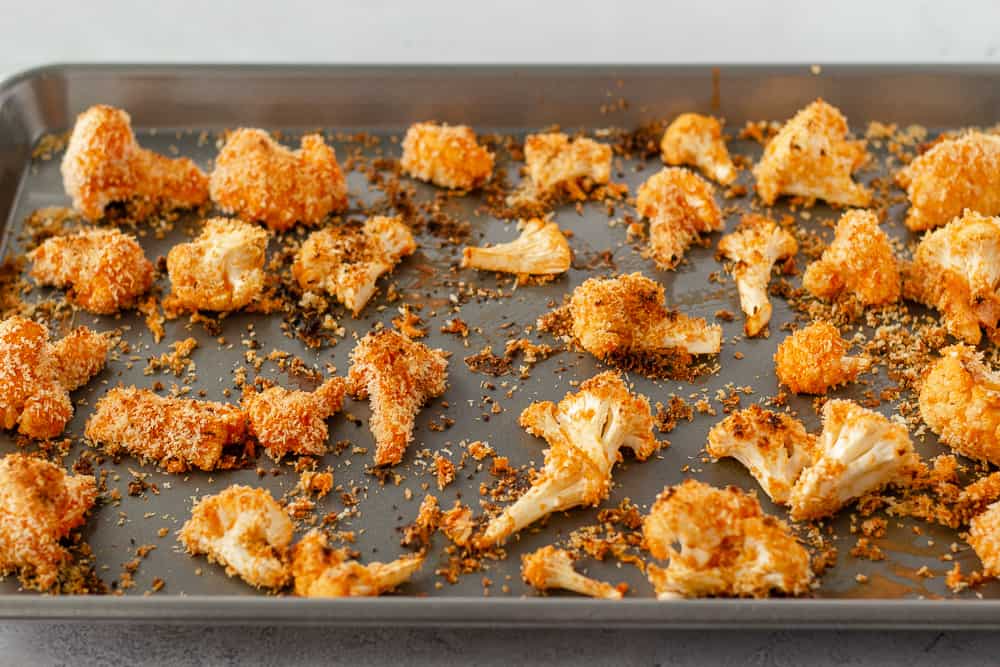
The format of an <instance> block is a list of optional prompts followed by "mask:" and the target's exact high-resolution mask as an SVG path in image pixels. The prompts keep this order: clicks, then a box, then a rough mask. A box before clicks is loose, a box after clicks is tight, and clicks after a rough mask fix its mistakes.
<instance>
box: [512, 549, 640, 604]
mask: <svg viewBox="0 0 1000 667" xmlns="http://www.w3.org/2000/svg"><path fill="white" fill-rule="evenodd" d="M521 576H523V577H524V580H525V581H526V582H527V583H528V584H530V585H531V586H532V587H533V588H535V589H537V590H539V591H546V590H550V589H553V588H562V589H564V590H568V591H573V592H574V593H579V594H580V595H587V596H590V597H592V598H604V599H608V600H620V599H621V598H622V593H621V591H620V590H618V589H617V588H615V587H614V586H612V585H611V584H609V583H606V582H603V581H597V580H596V579H591V578H590V577H585V576H583V575H582V574H580V573H579V572H577V571H576V570H574V569H573V555H572V554H571V553H570V552H568V551H566V550H565V549H557V548H555V547H554V546H552V545H549V546H545V547H542V548H541V549H537V550H536V551H533V552H531V553H530V554H525V555H524V556H522V557H521Z"/></svg>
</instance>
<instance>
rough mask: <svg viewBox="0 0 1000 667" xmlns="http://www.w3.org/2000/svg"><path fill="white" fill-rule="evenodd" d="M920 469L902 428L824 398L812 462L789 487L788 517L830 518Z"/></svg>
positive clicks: (858, 408) (854, 405) (903, 481)
mask: <svg viewBox="0 0 1000 667" xmlns="http://www.w3.org/2000/svg"><path fill="white" fill-rule="evenodd" d="M919 468H920V457H919V456H918V455H917V453H916V452H915V451H914V450H913V443H912V442H910V434H909V433H907V431H906V427H905V426H903V425H902V424H898V423H896V422H892V421H890V420H888V419H886V418H885V417H883V416H882V415H880V414H879V413H877V412H873V411H871V410H867V409H865V408H863V407H861V406H860V405H858V404H857V403H854V402H852V401H844V400H840V399H832V400H829V401H827V402H826V404H825V405H824V406H823V432H822V433H820V436H819V443H818V446H817V453H816V460H815V462H814V463H813V464H812V465H811V466H809V467H807V468H806V469H805V470H803V471H802V474H801V475H800V476H799V479H798V481H797V482H796V483H795V486H794V487H792V494H791V496H790V497H789V503H788V504H789V506H790V507H791V516H792V518H793V519H795V520H796V521H799V520H804V519H818V518H820V517H824V516H829V515H831V514H833V513H834V512H836V511H837V510H839V509H840V508H841V507H843V506H844V505H846V504H847V503H849V502H851V501H852V500H854V499H856V498H860V497H861V496H863V495H865V494H866V493H871V492H872V491H878V490H879V489H881V488H883V487H885V486H887V485H889V484H897V485H905V484H907V483H909V482H910V481H911V480H912V478H913V476H914V475H915V474H916V472H917V471H918V469H919Z"/></svg>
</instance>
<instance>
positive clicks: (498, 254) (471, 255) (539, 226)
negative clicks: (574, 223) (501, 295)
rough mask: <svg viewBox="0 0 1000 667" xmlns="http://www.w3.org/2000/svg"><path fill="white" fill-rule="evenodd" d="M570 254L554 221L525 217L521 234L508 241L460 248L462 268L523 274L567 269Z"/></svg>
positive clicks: (537, 273)
mask: <svg viewBox="0 0 1000 667" xmlns="http://www.w3.org/2000/svg"><path fill="white" fill-rule="evenodd" d="M572 261H573V253H572V251H571V250H570V248H569V242H568V241H567V240H566V236H565V235H564V234H563V233H562V231H561V230H560V229H559V225H557V224H556V223H554V222H546V221H544V220H538V219H535V220H528V221H527V222H525V223H523V225H522V226H521V235H520V236H519V237H518V238H517V239H516V240H514V241H511V242H510V243H501V244H499V245H495V246H491V247H489V248H477V247H469V248H465V250H463V251H462V268H467V267H471V268H473V269H479V270H481V271H501V272H504V273H515V274H517V275H519V276H523V275H556V274H559V273H565V272H566V271H567V270H569V267H570V264H571V263H572Z"/></svg>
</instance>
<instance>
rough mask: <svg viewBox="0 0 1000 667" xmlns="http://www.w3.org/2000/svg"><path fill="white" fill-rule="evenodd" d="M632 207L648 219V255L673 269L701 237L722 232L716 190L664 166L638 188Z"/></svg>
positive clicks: (694, 176) (697, 178) (695, 177)
mask: <svg viewBox="0 0 1000 667" xmlns="http://www.w3.org/2000/svg"><path fill="white" fill-rule="evenodd" d="M635 208H636V210H637V211H638V212H639V215H641V216H642V217H644V218H649V255H650V256H652V257H653V259H654V260H655V261H656V265H657V266H659V267H660V268H662V269H673V268H675V267H676V266H677V264H678V263H680V261H681V260H682V259H683V258H684V253H685V251H686V250H687V249H688V247H690V245H691V244H692V243H694V242H695V241H697V240H698V239H699V237H700V235H701V234H708V233H710V232H717V231H720V230H722V228H723V227H724V226H725V222H724V221H723V219H722V213H721V212H720V211H719V207H718V205H717V204H716V203H715V188H713V187H712V184H711V183H709V182H708V181H706V180H705V179H703V178H702V177H700V176H698V175H697V174H695V173H694V172H691V171H688V170H687V169H681V168H679V167H664V168H663V169H661V170H660V171H658V172H657V173H655V174H653V175H652V176H650V177H649V178H648V179H646V182H645V183H643V184H642V185H641V186H639V192H638V194H637V195H636V200H635Z"/></svg>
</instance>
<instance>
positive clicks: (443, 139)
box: [399, 123, 493, 190]
mask: <svg viewBox="0 0 1000 667" xmlns="http://www.w3.org/2000/svg"><path fill="white" fill-rule="evenodd" d="M399 164H400V166H401V167H402V168H403V171H405V172H406V173H407V174H409V175H411V176H413V177H414V178H418V179H420V180H422V181H428V182H430V183H433V184H434V185H437V186H440V187H442V188H452V189H457V190H472V189H474V188H477V187H479V186H481V185H483V184H484V183H486V181H488V180H489V179H490V176H491V175H492V173H493V154H492V153H490V152H489V151H488V150H486V149H485V148H483V147H482V146H480V145H479V143H478V142H477V141H476V133H475V132H473V131H472V128H470V127H467V126H465V125H447V124H438V123H414V124H413V125H411V126H410V127H409V129H408V130H407V131H406V136H405V137H404V138H403V157H402V158H401V159H400V161H399Z"/></svg>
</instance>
